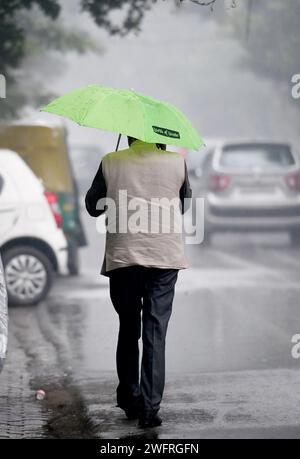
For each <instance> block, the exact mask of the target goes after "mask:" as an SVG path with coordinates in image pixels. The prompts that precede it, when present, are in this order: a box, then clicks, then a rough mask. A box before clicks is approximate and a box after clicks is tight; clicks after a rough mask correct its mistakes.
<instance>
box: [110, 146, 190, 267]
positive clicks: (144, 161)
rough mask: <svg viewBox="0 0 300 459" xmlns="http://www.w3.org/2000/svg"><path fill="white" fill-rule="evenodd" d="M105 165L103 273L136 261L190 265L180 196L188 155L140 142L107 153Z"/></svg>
mask: <svg viewBox="0 0 300 459" xmlns="http://www.w3.org/2000/svg"><path fill="white" fill-rule="evenodd" d="M102 170H103V175H104V178H105V182H106V186H107V198H109V199H108V200H107V204H108V209H109V210H108V212H107V215H108V232H107V234H106V250H105V258H104V262H103V266H102V271H101V273H102V274H104V275H107V274H108V273H109V272H110V271H112V270H114V269H117V268H121V267H125V266H133V265H142V266H146V267H157V268H175V269H183V268H187V266H188V265H187V262H186V259H185V255H184V245H183V240H182V215H181V210H180V200H179V191H180V188H181V186H182V185H183V183H184V180H185V164H184V158H183V157H182V156H181V155H180V154H178V153H173V152H166V151H163V150H159V149H158V148H157V147H156V145H154V144H147V143H144V142H141V141H136V142H134V143H133V144H132V145H131V147H130V148H129V149H128V150H123V151H119V152H113V153H109V154H108V155H106V156H105V157H104V158H103V161H102ZM162 198H163V199H162ZM113 203H115V205H116V207H115V209H114V205H113Z"/></svg>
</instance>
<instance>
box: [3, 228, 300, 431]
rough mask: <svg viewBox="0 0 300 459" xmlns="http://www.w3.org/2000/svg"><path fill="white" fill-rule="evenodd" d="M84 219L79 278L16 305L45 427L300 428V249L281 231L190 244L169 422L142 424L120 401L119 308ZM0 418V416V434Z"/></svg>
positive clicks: (176, 321)
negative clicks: (42, 393) (297, 345)
mask: <svg viewBox="0 0 300 459" xmlns="http://www.w3.org/2000/svg"><path fill="white" fill-rule="evenodd" d="M85 221H86V224H87V230H88V234H89V239H90V240H91V241H93V243H92V245H91V246H90V247H89V248H87V249H84V250H83V251H82V254H81V256H82V263H83V272H82V276H81V277H80V278H79V279H76V278H73V279H60V280H59V281H58V282H57V284H56V286H55V288H54V289H53V292H52V293H51V296H50V298H49V300H48V301H47V302H46V303H45V304H41V305H40V306H39V307H38V308H29V309H27V310H24V309H13V310H11V334H12V336H13V339H14V340H15V339H17V340H18V342H19V346H20V347H21V349H22V350H23V351H24V350H25V353H26V354H27V358H28V365H27V370H28V373H29V376H28V378H29V386H30V390H31V391H33V390H34V389H36V388H38V387H39V386H43V387H44V386H46V388H47V393H48V400H47V401H46V402H45V403H44V402H43V403H44V405H43V404H42V405H41V406H40V405H39V408H40V409H41V413H42V415H43V416H42V422H41V425H40V429H41V430H40V432H42V436H46V437H47V436H52V437H56V436H63V437H67V436H72V435H77V436H97V437H101V438H127V437H144V436H149V435H150V436H153V438H216V437H217V438H223V437H225V438H232V437H233V438H238V437H243V438H248V437H250V438H252V437H263V438H264V437H275V438H278V437H299V436H300V421H299V419H300V360H295V359H293V358H292V355H291V349H292V343H291V339H292V336H293V335H295V334H299V333H300V314H299V311H298V308H299V307H300V305H299V291H300V282H299V280H300V270H299V268H300V259H299V254H300V250H297V249H296V250H295V249H294V248H291V247H290V246H289V241H288V239H287V237H286V236H285V235H282V236H281V235H278V236H277V235H264V236H255V235H251V236H250V235H249V236H248V235H246V236H245V235H244V236H232V235H231V236H230V235H229V236H226V237H225V236H224V237H218V236H216V239H215V241H214V243H213V245H212V247H209V248H204V247H201V246H200V247H199V246H189V247H188V248H187V255H188V257H189V259H190V261H191V269H190V270H187V271H184V272H181V273H180V277H179V282H178V286H177V295H176V300H175V303H174V311H173V316H172V320H171V323H170V327H169V333H168V340H167V386H166V393H165V398H164V404H163V406H162V410H161V413H162V416H163V418H164V420H165V423H164V425H163V426H162V427H161V428H159V429H157V430H155V431H152V432H151V433H145V432H144V431H142V430H141V429H138V428H137V427H136V425H135V423H134V422H133V423H132V422H128V421H126V420H124V418H123V416H122V413H121V412H120V411H119V410H118V409H117V408H115V407H114V405H115V399H114V390H115V386H116V375H115V344H116V340H117V325H118V324H117V317H116V315H115V312H114V310H113V308H112V306H111V304H110V301H109V298H108V289H107V280H106V279H105V278H103V277H100V276H98V272H99V270H100V265H101V262H102V255H103V243H104V241H103V237H100V236H99V235H97V233H96V229H95V226H94V222H93V221H91V220H87V219H85ZM10 358H11V359H13V358H14V357H13V355H11V356H10ZM8 367H9V365H8V366H7V369H6V372H8V369H9V368H8ZM6 377H7V376H6V375H5V372H4V373H3V375H2V376H1V380H2V382H1V380H0V389H1V387H3V385H4V382H3V381H4V380H5V378H6ZM32 394H33V392H32ZM32 394H31V395H28V397H29V398H28V403H29V402H30V403H32V405H33V406H34V407H35V406H36V402H35V401H33V395H32ZM30 397H31V398H30ZM0 403H1V399H0ZM70 413H71V414H72V413H73V418H72V416H71V414H70ZM71 418H72V419H73V420H72V422H71ZM62 420H65V421H66V420H69V421H70V423H71V426H72V429H71V428H69V429H66V427H64V426H66V422H63V421H62ZM72 423H73V424H72ZM3 425H4V421H1V416H0V436H1V432H2V431H3ZM29 430H30V429H29ZM14 435H16V431H15V430H14Z"/></svg>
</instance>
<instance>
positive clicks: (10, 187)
mask: <svg viewBox="0 0 300 459" xmlns="http://www.w3.org/2000/svg"><path fill="white" fill-rule="evenodd" d="M19 200H20V197H19V196H18V192H17V189H16V187H15V186H14V183H13V181H12V180H11V178H10V176H9V175H8V174H7V172H6V171H5V170H4V171H3V170H1V171H0V221H1V225H0V244H1V240H2V238H5V237H6V235H7V233H9V231H11V229H12V227H13V226H14V225H15V224H16V222H17V220H18V209H19V205H18V202H19Z"/></svg>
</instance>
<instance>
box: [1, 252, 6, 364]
mask: <svg viewBox="0 0 300 459" xmlns="http://www.w3.org/2000/svg"><path fill="white" fill-rule="evenodd" d="M6 349H7V294H6V287H5V281H4V270H3V266H2V262H1V257H0V372H1V370H2V368H3V364H4V360H5V357H6Z"/></svg>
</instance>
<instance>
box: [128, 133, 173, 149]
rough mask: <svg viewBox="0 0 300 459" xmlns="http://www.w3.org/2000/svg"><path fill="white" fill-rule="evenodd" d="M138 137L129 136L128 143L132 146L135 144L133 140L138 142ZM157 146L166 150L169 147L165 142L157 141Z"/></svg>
mask: <svg viewBox="0 0 300 459" xmlns="http://www.w3.org/2000/svg"><path fill="white" fill-rule="evenodd" d="M136 140H138V139H136V138H135V137H130V136H128V145H129V146H131V145H132V144H133V142H136ZM156 146H157V148H158V149H159V150H166V149H167V145H164V144H163V143H157V144H156Z"/></svg>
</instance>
